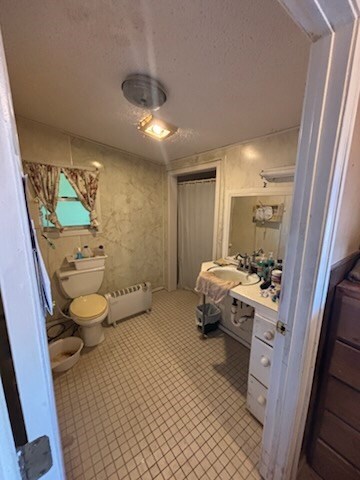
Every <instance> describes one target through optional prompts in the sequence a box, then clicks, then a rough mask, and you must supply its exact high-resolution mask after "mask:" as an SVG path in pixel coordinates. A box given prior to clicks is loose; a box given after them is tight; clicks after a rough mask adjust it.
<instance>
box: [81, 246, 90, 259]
mask: <svg viewBox="0 0 360 480" xmlns="http://www.w3.org/2000/svg"><path fill="white" fill-rule="evenodd" d="M82 254H83V257H84V258H90V257H93V252H92V250H91V248H90V247H89V245H84V247H83V249H82Z"/></svg>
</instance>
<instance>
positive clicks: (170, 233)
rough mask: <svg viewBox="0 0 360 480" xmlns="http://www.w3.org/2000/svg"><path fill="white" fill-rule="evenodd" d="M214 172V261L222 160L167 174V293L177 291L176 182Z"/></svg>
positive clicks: (217, 251)
mask: <svg viewBox="0 0 360 480" xmlns="http://www.w3.org/2000/svg"><path fill="white" fill-rule="evenodd" d="M214 169H215V171H216V183H215V208H214V231H213V248H212V258H211V259H209V260H214V259H215V258H216V257H217V256H218V255H219V235H220V234H219V228H218V225H219V222H220V208H221V203H222V202H221V199H222V182H223V178H222V177H223V175H222V159H217V160H214V161H211V162H207V163H203V164H199V165H191V166H188V167H183V168H178V169H175V170H169V171H168V172H167V197H168V208H167V279H166V288H167V290H168V291H169V292H172V291H173V290H176V289H177V229H178V225H177V206H178V198H177V197H178V192H177V180H178V177H179V176H180V175H190V174H192V173H201V172H204V173H205V172H208V171H209V170H214Z"/></svg>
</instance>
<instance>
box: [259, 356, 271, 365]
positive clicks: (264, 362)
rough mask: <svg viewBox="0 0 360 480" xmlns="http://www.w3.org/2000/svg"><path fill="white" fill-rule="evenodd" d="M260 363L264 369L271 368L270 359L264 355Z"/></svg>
mask: <svg viewBox="0 0 360 480" xmlns="http://www.w3.org/2000/svg"><path fill="white" fill-rule="evenodd" d="M260 363H261V365H262V366H263V367H269V366H270V359H269V358H268V357H265V356H264V355H262V356H261V360H260Z"/></svg>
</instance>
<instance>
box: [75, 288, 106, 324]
mask: <svg viewBox="0 0 360 480" xmlns="http://www.w3.org/2000/svg"><path fill="white" fill-rule="evenodd" d="M106 308H107V301H106V299H105V297H103V296H102V295H98V294H96V293H93V294H91V295H84V296H82V297H78V298H75V300H73V301H72V302H71V305H70V314H71V315H74V316H75V317H78V318H82V319H84V320H85V319H93V318H95V317H100V315H102V314H103V313H104V312H105V310H106Z"/></svg>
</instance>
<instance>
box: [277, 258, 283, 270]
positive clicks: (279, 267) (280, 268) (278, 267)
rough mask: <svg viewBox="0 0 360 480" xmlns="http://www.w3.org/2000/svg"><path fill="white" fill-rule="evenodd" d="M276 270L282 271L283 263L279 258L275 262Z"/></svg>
mask: <svg viewBox="0 0 360 480" xmlns="http://www.w3.org/2000/svg"><path fill="white" fill-rule="evenodd" d="M276 268H277V269H278V270H282V269H283V261H282V259H281V258H278V260H277V262H276Z"/></svg>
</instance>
